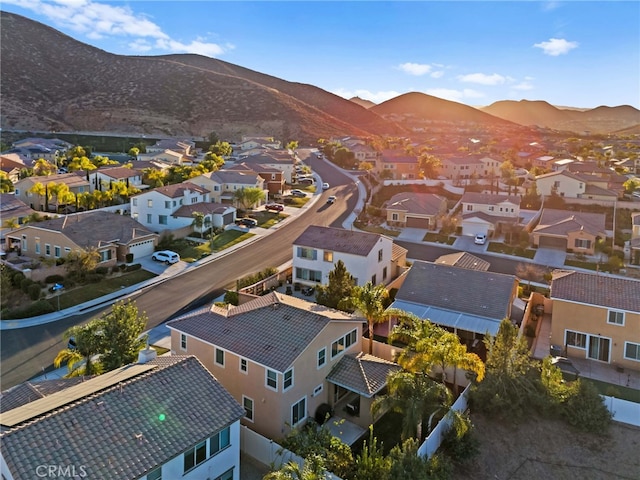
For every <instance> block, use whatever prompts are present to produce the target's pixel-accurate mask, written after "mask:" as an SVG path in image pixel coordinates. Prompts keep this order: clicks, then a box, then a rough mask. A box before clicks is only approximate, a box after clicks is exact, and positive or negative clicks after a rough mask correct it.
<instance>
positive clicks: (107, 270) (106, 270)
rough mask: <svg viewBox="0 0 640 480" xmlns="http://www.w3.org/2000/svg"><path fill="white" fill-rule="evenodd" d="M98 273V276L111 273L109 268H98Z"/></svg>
mask: <svg viewBox="0 0 640 480" xmlns="http://www.w3.org/2000/svg"><path fill="white" fill-rule="evenodd" d="M96 273H97V274H98V275H106V274H107V273H109V267H98V268H96Z"/></svg>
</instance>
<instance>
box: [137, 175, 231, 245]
mask: <svg viewBox="0 0 640 480" xmlns="http://www.w3.org/2000/svg"><path fill="white" fill-rule="evenodd" d="M209 196H210V193H209V190H208V189H206V188H203V187H201V186H199V185H196V184H195V183H193V182H191V181H189V182H182V183H176V184H174V185H166V186H164V187H160V188H156V189H153V190H150V191H147V192H143V193H140V194H138V195H136V196H135V197H132V198H131V200H130V202H131V217H132V218H133V219H134V220H136V221H138V222H139V223H140V224H142V225H144V226H145V227H146V228H148V229H150V230H153V231H167V230H171V231H172V232H173V233H174V234H177V235H179V234H181V233H184V234H188V233H189V232H190V231H191V229H192V224H193V213H194V212H200V213H202V214H204V215H205V219H206V218H208V219H209V220H210V221H211V224H212V225H213V226H215V227H223V226H225V225H230V224H232V223H233V222H235V220H236V209H235V208H234V207H233V206H231V205H223V204H221V203H212V202H211V201H210V197H209Z"/></svg>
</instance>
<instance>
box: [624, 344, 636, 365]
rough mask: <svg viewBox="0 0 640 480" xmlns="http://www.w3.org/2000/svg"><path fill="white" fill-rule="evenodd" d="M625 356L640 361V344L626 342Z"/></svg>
mask: <svg viewBox="0 0 640 480" xmlns="http://www.w3.org/2000/svg"><path fill="white" fill-rule="evenodd" d="M624 358H626V359H627V360H635V361H637V362H640V344H638V343H631V342H624Z"/></svg>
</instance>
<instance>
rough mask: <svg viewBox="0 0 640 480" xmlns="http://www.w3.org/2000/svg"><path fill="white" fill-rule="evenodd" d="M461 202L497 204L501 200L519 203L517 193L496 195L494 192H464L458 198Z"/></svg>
mask: <svg viewBox="0 0 640 480" xmlns="http://www.w3.org/2000/svg"><path fill="white" fill-rule="evenodd" d="M460 201H461V202H462V203H478V204H482V205H498V204H500V203H502V202H511V203H513V204H515V205H520V197H519V196H518V195H497V194H494V193H480V192H465V194H464V195H462V198H461V199H460Z"/></svg>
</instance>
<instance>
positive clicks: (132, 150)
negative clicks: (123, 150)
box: [129, 147, 140, 160]
mask: <svg viewBox="0 0 640 480" xmlns="http://www.w3.org/2000/svg"><path fill="white" fill-rule="evenodd" d="M138 155H140V149H139V148H138V147H131V148H130V149H129V156H130V157H133V158H135V159H136V160H137V159H138Z"/></svg>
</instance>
